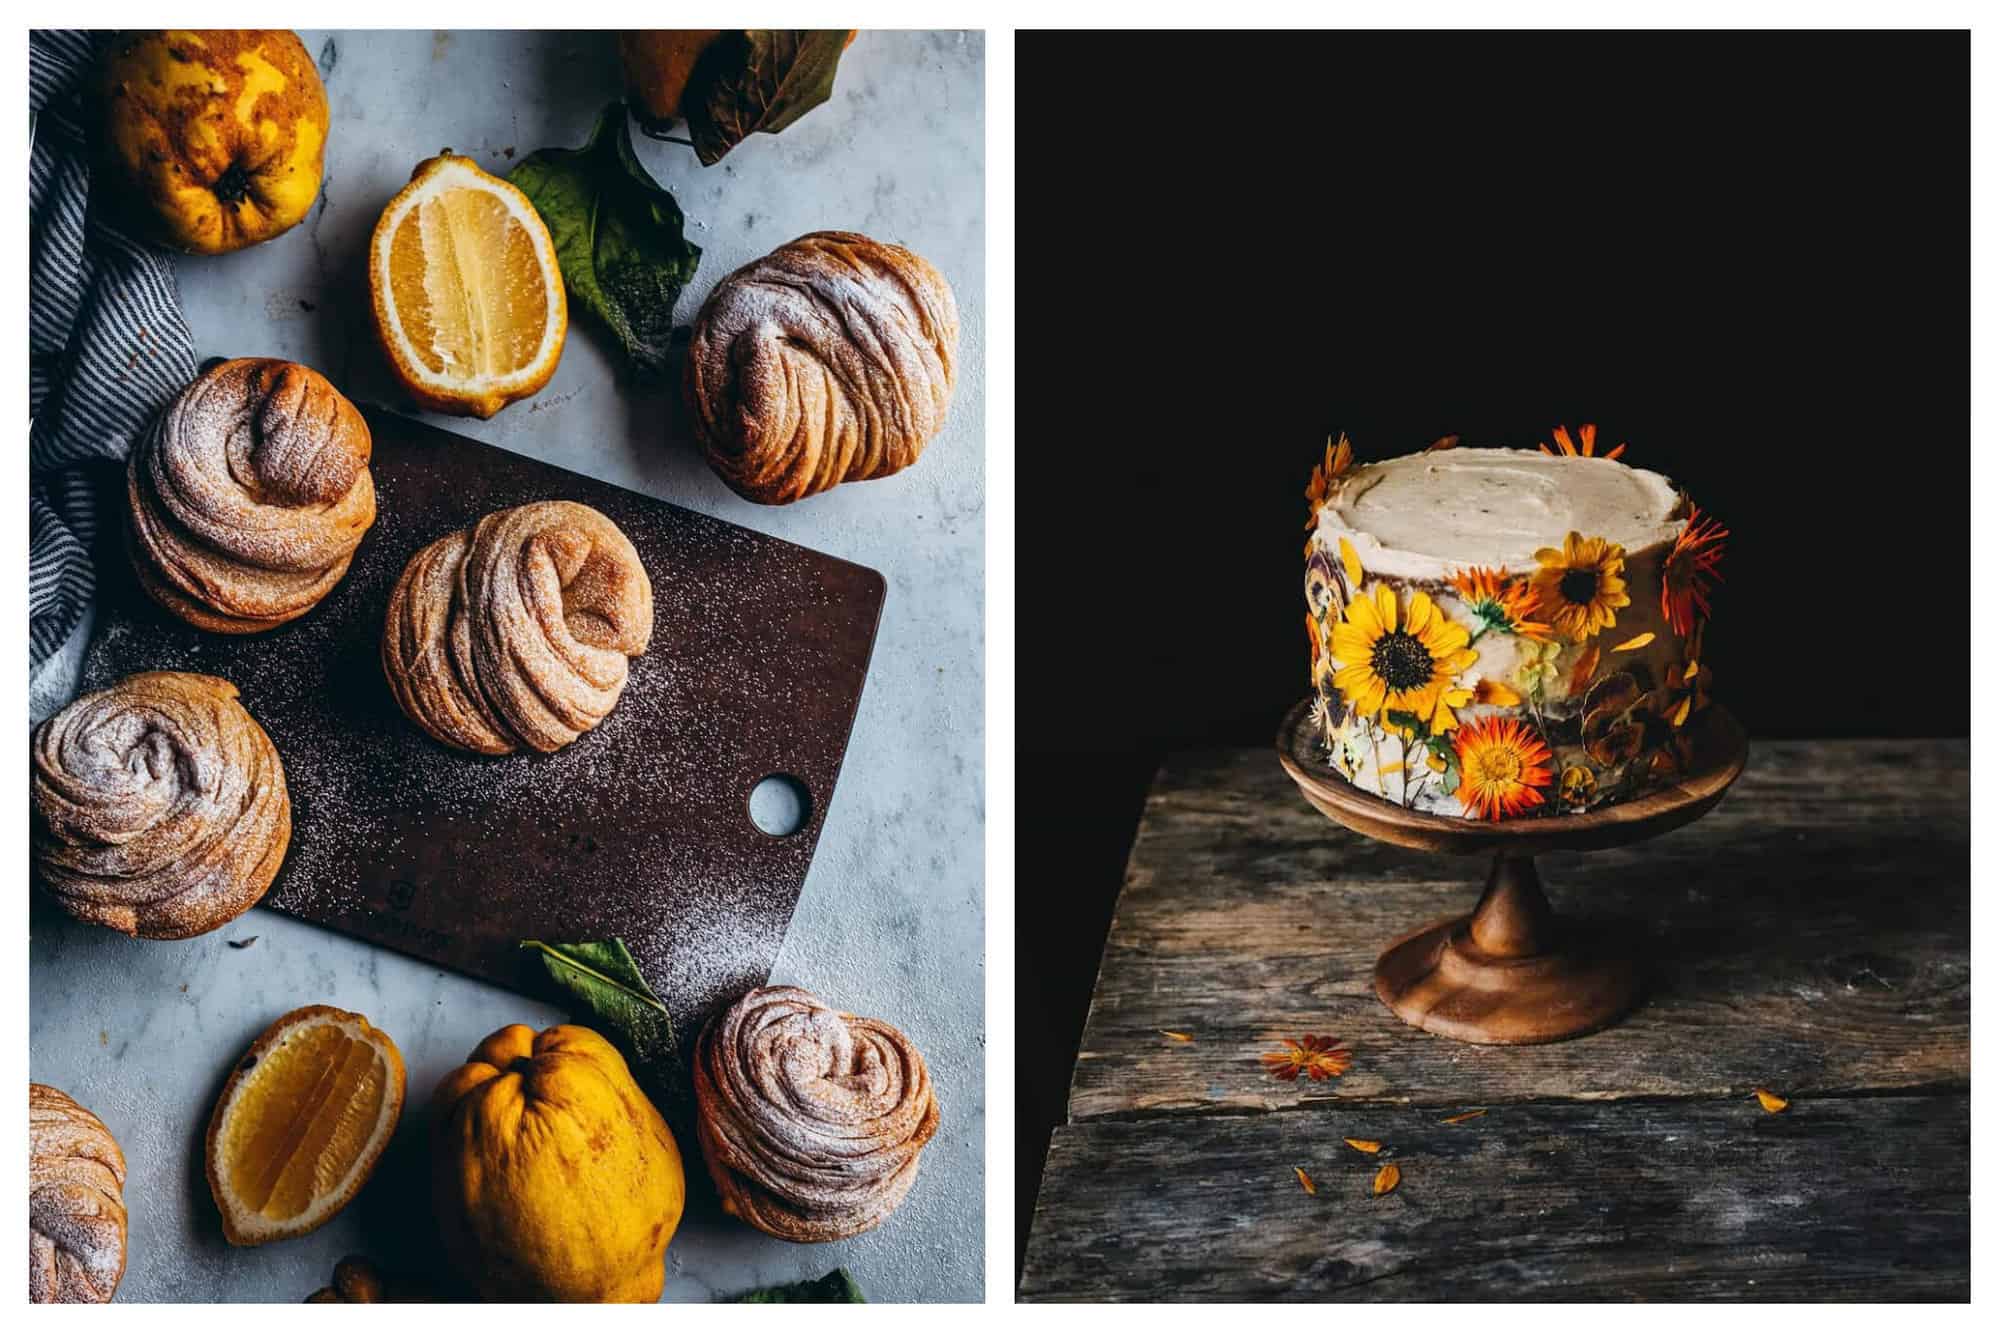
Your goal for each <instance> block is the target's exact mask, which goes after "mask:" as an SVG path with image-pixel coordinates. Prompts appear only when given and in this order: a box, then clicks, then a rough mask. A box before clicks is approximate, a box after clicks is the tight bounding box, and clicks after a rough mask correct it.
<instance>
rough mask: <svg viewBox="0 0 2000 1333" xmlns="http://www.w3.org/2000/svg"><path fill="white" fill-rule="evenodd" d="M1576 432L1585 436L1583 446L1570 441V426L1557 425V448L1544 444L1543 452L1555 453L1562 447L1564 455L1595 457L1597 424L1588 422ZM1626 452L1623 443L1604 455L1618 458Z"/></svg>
mask: <svg viewBox="0 0 2000 1333" xmlns="http://www.w3.org/2000/svg"><path fill="white" fill-rule="evenodd" d="M1576 433H1577V434H1578V435H1580V436H1582V437H1583V445H1582V447H1581V448H1579V447H1578V446H1577V445H1575V444H1573V443H1572V442H1571V441H1570V438H1569V428H1568V427H1567V426H1557V427H1556V449H1551V448H1549V447H1548V446H1547V445H1546V444H1545V445H1543V446H1542V452H1543V453H1545V454H1554V453H1556V451H1557V449H1560V450H1561V451H1562V453H1563V454H1564V455H1566V456H1568V457H1570V458H1594V457H1596V455H1597V427H1596V426H1593V425H1587V424H1586V425H1583V426H1579V427H1577V432H1576ZM1624 452H1625V446H1624V445H1622V444H1621V445H1619V446H1618V447H1617V448H1616V449H1613V450H1612V451H1611V452H1610V453H1608V454H1606V455H1604V456H1605V457H1606V458H1616V457H1618V455H1620V454H1622V453H1624Z"/></svg>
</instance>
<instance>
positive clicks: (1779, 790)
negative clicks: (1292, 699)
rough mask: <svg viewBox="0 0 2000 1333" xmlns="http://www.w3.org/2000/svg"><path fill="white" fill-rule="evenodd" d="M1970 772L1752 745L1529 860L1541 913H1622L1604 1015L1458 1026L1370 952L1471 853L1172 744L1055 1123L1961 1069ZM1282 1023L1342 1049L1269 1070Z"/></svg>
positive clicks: (1905, 1076) (1273, 770) (1428, 903)
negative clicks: (1628, 944) (1616, 978)
mask: <svg viewBox="0 0 2000 1333" xmlns="http://www.w3.org/2000/svg"><path fill="white" fill-rule="evenodd" d="M1969 790H1970V789H1969V779H1968V768H1967V747H1966V745H1965V743H1964V742H1962V741H1922V742H1871V741H1864V742H1820V741H1816V742H1779V743H1770V744H1759V745H1756V746H1755V747H1754V748H1753V751H1752V756H1751V762H1750V767H1749V770H1748V772H1746V773H1745V775H1744V776H1743V778H1742V779H1741V780H1740V781H1739V782H1738V784H1737V786H1736V787H1735V789H1734V790H1733V791H1732V792H1731V794H1730V795H1729V797H1728V798H1727V799H1726V800H1725V801H1724V802H1723V803H1722V805H1721V806H1720V807H1718V808H1717V809H1716V810H1715V811H1714V812H1712V813H1711V814H1709V815H1708V816H1707V817H1706V818H1705V819H1703V820H1701V821H1700V822H1699V823H1696V824H1694V825H1691V826H1689V827H1687V828H1684V829H1681V830H1678V831H1677V832H1674V833H1670V834H1667V835H1665V836H1664V837H1661V838H1658V839H1655V840H1653V841H1651V842H1648V843H1644V844H1640V845H1637V846H1633V847H1628V848H1619V849H1614V850H1608V851H1601V852H1591V853H1585V854H1576V853H1564V854H1558V855H1551V856H1546V857H1543V858H1540V860H1539V862H1538V864H1539V865H1540V867H1541V871H1542V879H1543V881H1544V883H1545V884H1546V885H1547V887H1548V891H1549V896H1550V898H1551V899H1552V900H1553V901H1554V903H1555V905H1556V908H1557V910H1558V911H1560V912H1563V913H1565V914H1566V915H1575V916H1581V917H1590V918H1597V919H1610V920H1623V921H1626V922H1629V923H1631V924H1632V925H1633V927H1634V928H1635V929H1636V930H1637V931H1638V932H1639V933H1640V935H1641V936H1642V937H1643V941H1644V945H1643V947H1644V951H1645V954H1646V956H1647V957H1648V958H1649V960H1650V962H1651V964H1652V967H1653V971H1654V973H1655V979H1654V985H1653V987H1652V990H1651V993H1650V996H1649V998H1648V999H1647V1000H1646V1001H1645V1002H1644V1003H1643V1004H1642V1005H1641V1007H1640V1008H1639V1010H1638V1011H1637V1012H1636V1013H1634V1014H1633V1015H1632V1016H1630V1017H1629V1018H1627V1019H1626V1020H1625V1021H1624V1022H1623V1023H1621V1024H1620V1025H1619V1026H1617V1027H1615V1028H1613V1029H1611V1030H1610V1031H1607V1032H1604V1033H1600V1034H1598V1035H1596V1036H1591V1037H1586V1038H1583V1039H1581V1040H1578V1041H1571V1042H1564V1043H1560V1044H1556V1045H1551V1046H1534V1047H1478V1046H1468V1045H1463V1044H1460V1043H1457V1042H1451V1041H1445V1040H1442V1039H1440V1038H1437V1037H1434V1036H1431V1035H1429V1034H1427V1033H1424V1032H1420V1031H1418V1030H1417V1029H1415V1028H1411V1027H1407V1026H1405V1025H1404V1024H1403V1023H1401V1022H1399V1021H1398V1020H1397V1019H1396V1018H1395V1017H1394V1016H1393V1015H1391V1014H1390V1013H1389V1012H1388V1011H1387V1010H1385V1009H1384V1008H1383V1007H1382V1006H1381V1004H1380V1003H1379V1002H1378V1001H1377V1000H1376V998H1375V995H1374V990H1373V983H1372V975H1373V968H1374V963H1375V958H1376V955H1377V954H1378V953H1379V952H1380V951H1381V949H1382V948H1383V946H1384V945H1386V944H1387V943H1388V942H1389V941H1390V940H1391V939H1392V938H1394V937H1395V936H1398V935H1400V934H1402V933H1403V932H1404V931H1406V930H1409V929H1411V928H1414V927H1416V926H1419V925H1422V924H1425V923H1426V922H1429V921H1432V920H1435V919H1438V918H1441V917H1445V916H1451V915H1456V914H1459V913H1463V912H1466V911H1469V910H1470V909H1471V908H1472V906H1473V903H1474V901H1475V900H1476V898H1477V895H1478V889H1479V885H1480V882H1481V881H1482V880H1483V878H1484V875H1485V866H1484V864H1483V863H1482V862H1479V861H1474V860H1471V859H1461V858H1453V857H1445V856H1427V855H1423V854H1420V853H1414V852H1409V851H1404V850H1402V849H1399V848H1395V847H1389V846H1385V845H1383V844H1379V843H1375V842H1371V841H1369V840H1367V839H1364V838H1361V837H1358V836H1356V835H1354V834H1351V833H1348V832H1346V831H1345V830H1343V829H1341V828H1339V827H1337V826H1336V825H1334V824H1333V823H1331V822H1330V821H1328V820H1327V819H1325V818H1324V817H1322V816H1321V815H1319V814H1318V813H1316V812H1314V811H1313V810H1312V809H1311V808H1310V807H1308V806H1307V805H1306V803H1305V802H1304V800H1303V799H1301V798H1300V796H1299V795H1298V792H1297V790H1296V789H1295V788H1294V787H1293V785H1292V783H1291V781H1290V780H1289V779H1288V778H1286V776H1285V775H1284V773H1283V772H1282V771H1281V770H1280V769H1279V767H1278V764H1277V760H1276V757H1275V756H1274V755H1273V754H1271V753H1270V752H1269V751H1265V750H1245V751H1230V752H1223V753H1211V754H1204V755H1193V756H1186V757H1184V758H1182V759H1179V760H1176V761H1174V762H1173V763H1172V764H1171V765H1170V766H1169V767H1168V769H1167V770H1166V771H1165V772H1164V773H1163V774H1162V777H1161V779H1160V781H1159V782H1158V783H1157V784H1156V786H1155V788H1154V791H1153V794H1152V796H1151V797H1150V798H1149V800H1148V803H1147V807H1146V812H1145V816H1144V818H1143V820H1142V822H1141V826H1140V830H1139V834H1138V838H1137V841H1136V842H1135V845H1134V848H1133V852H1132V858H1131V864H1130V866H1129V868H1128V871H1127V877H1126V885H1125V890H1124V893H1123V896H1122V897H1121V899H1120V902H1119V905H1118V910H1117V915H1116V917H1115V919H1114V921H1113V924H1112V927H1111V931H1110V936H1109V939H1108V940H1107V943H1106V947H1105V954H1104V962H1103V966H1102V968H1101V971H1100V974H1099V978H1098V985H1097V992H1096V996H1095V998H1094V1000H1093V1003H1092V1008H1091V1014H1090V1019H1089V1022H1088V1024H1087V1026H1086V1029H1085V1033H1084V1038H1083V1043H1082V1050H1081V1053H1080V1055H1079V1058H1078V1063H1077V1069H1076V1074H1075V1078H1074V1080H1073V1084H1072V1090H1071V1099H1070V1116H1071V1119H1072V1120H1077V1121H1082V1120H1089V1119H1093V1118H1097V1117H1106V1116H1135V1115H1148V1114H1176V1113H1199V1112H1203V1111H1218V1110H1219V1111H1245V1110H1265V1109H1276V1108H1281V1107H1288V1106H1292V1105H1294V1104H1296V1103H1298V1102H1299V1101H1301V1100H1306V1101H1322V1100H1323V1101H1333V1102H1341V1101H1347V1100H1354V1099H1366V1100H1385V1101H1407V1102H1412V1103H1417V1104H1427V1105H1445V1104H1451V1103H1473V1104H1480V1103H1487V1102H1507V1101H1521V1100H1530V1099H1535V1098H1544V1097H1547V1098H1617V1097H1633V1096H1661V1095H1672V1096H1683V1095H1704V1094H1710V1095H1735V1094H1739V1093H1742V1092H1745V1091H1747V1090H1748V1089H1749V1088H1751V1087H1753V1086H1756V1085H1759V1084H1762V1085H1767V1086H1770V1087H1774V1088H1779V1089H1782V1090H1785V1091H1788V1092H1793V1093H1799V1094H1805V1095H1812V1094H1818V1093H1830V1092H1848V1091H1858V1090H1884V1089H1912V1088H1929V1089H1935V1088H1950V1087H1962V1086H1965V1085H1966V1083H1967V1080H1968V1077H1969V1072H1968V1071H1969V1068H1970V1056H1969V1029H1970V999H1969V997H1970V969H1969V956H1968V947H1967V946H1968V937H1969V922H1970V889H1969V884H1970V809H1969V796H1968V793H1969ZM1163 1029H1164V1030H1172V1031H1180V1032H1187V1033H1192V1034H1193V1035H1194V1037H1195V1040H1194V1041H1193V1042H1191V1043H1179V1042H1174V1041H1171V1040H1169V1039H1167V1038H1165V1037H1163V1036H1161V1035H1160V1034H1161V1031H1162V1030H1163ZM1301 1032H1318V1033H1328V1034H1332V1035H1337V1036H1339V1037H1341V1038H1343V1039H1344V1040H1345V1041H1346V1042H1347V1043H1348V1044H1349V1045H1350V1046H1351V1047H1352V1049H1353V1050H1354V1054H1355V1063H1354V1068H1353V1071H1352V1072H1351V1073H1349V1074H1348V1075H1347V1076H1346V1077H1345V1078H1342V1079H1337V1080H1333V1081H1330V1082H1329V1083H1326V1084H1320V1085H1313V1086H1311V1087H1309V1088H1294V1087H1292V1086H1290V1085H1286V1084H1281V1083H1276V1082H1274V1081H1272V1080H1271V1079H1269V1078H1268V1077H1267V1076H1266V1075H1265V1074H1264V1072H1263V1071H1262V1070H1261V1068H1260V1067H1259V1066H1258V1064H1257V1061H1256V1055H1257V1052H1258V1051H1259V1050H1263V1049H1269V1044H1270V1043H1271V1042H1272V1041H1274V1040H1275V1039H1276V1038H1278V1037H1283V1036H1296V1035H1298V1034H1299V1033H1301Z"/></svg>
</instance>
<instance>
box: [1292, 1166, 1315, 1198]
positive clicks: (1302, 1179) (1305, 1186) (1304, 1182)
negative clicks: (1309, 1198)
mask: <svg viewBox="0 0 2000 1333" xmlns="http://www.w3.org/2000/svg"><path fill="white" fill-rule="evenodd" d="M1292 1174H1293V1175H1295V1176H1297V1177H1298V1178H1299V1188H1300V1189H1302V1190H1304V1191H1305V1192H1306V1193H1308V1194H1317V1193H1319V1190H1318V1188H1317V1187H1315V1186H1314V1185H1313V1178H1312V1177H1311V1176H1309V1175H1307V1174H1306V1169H1305V1168H1304V1167H1302V1166H1295V1167H1293V1168H1292Z"/></svg>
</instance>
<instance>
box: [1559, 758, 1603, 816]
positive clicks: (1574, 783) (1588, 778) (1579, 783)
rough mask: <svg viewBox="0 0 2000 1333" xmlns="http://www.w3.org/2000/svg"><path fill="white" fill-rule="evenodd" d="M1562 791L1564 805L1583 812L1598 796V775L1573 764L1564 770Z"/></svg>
mask: <svg viewBox="0 0 2000 1333" xmlns="http://www.w3.org/2000/svg"><path fill="white" fill-rule="evenodd" d="M1561 791H1562V800H1563V804H1564V805H1567V806H1570V807H1572V808H1573V809H1577V810H1582V809H1584V808H1585V807H1586V806H1588V805H1589V804H1590V798H1591V797H1593V796H1595V795H1597V774H1595V773H1593V772H1591V771H1590V770H1589V769H1587V768H1585V767H1584V766H1583V765H1582V764H1571V765H1570V766H1569V767H1568V768H1565V769H1564V770H1563V775H1562V787H1561Z"/></svg>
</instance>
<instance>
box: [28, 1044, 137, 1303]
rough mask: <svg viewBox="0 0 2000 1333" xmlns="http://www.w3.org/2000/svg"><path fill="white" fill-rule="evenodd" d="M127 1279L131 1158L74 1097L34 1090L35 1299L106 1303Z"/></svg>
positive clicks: (31, 1241)
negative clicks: (127, 1187)
mask: <svg viewBox="0 0 2000 1333" xmlns="http://www.w3.org/2000/svg"><path fill="white" fill-rule="evenodd" d="M124 1276H125V1154H124V1153H123V1152H122V1151H120V1150H119V1147H118V1140H116V1139H114V1138H112V1137H111V1131H110V1130H108V1129H106V1128H105V1127H104V1122H103V1121H102V1120H99V1119H98V1118H97V1117H96V1116H94V1115H92V1114H91V1113H90V1112H89V1111H86V1110H85V1109H84V1108H83V1107H81V1106H79V1105H77V1103H76V1101H75V1099H73V1098H72V1097H70V1096H69V1094H68V1093H65V1092H62V1091H60V1090H59V1089H56V1088H51V1087H49V1086H47V1085H46V1084H42V1083H30V1084H29V1085H28V1299H29V1300H30V1301H33V1302H34V1303H35V1304H37V1305H51V1304H63V1305H80V1304H102V1303H103V1302H105V1301H108V1300H110V1299H111V1296H112V1293H113V1292H115V1291H117V1290H118V1282H119V1279H121V1278H122V1277H124Z"/></svg>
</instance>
